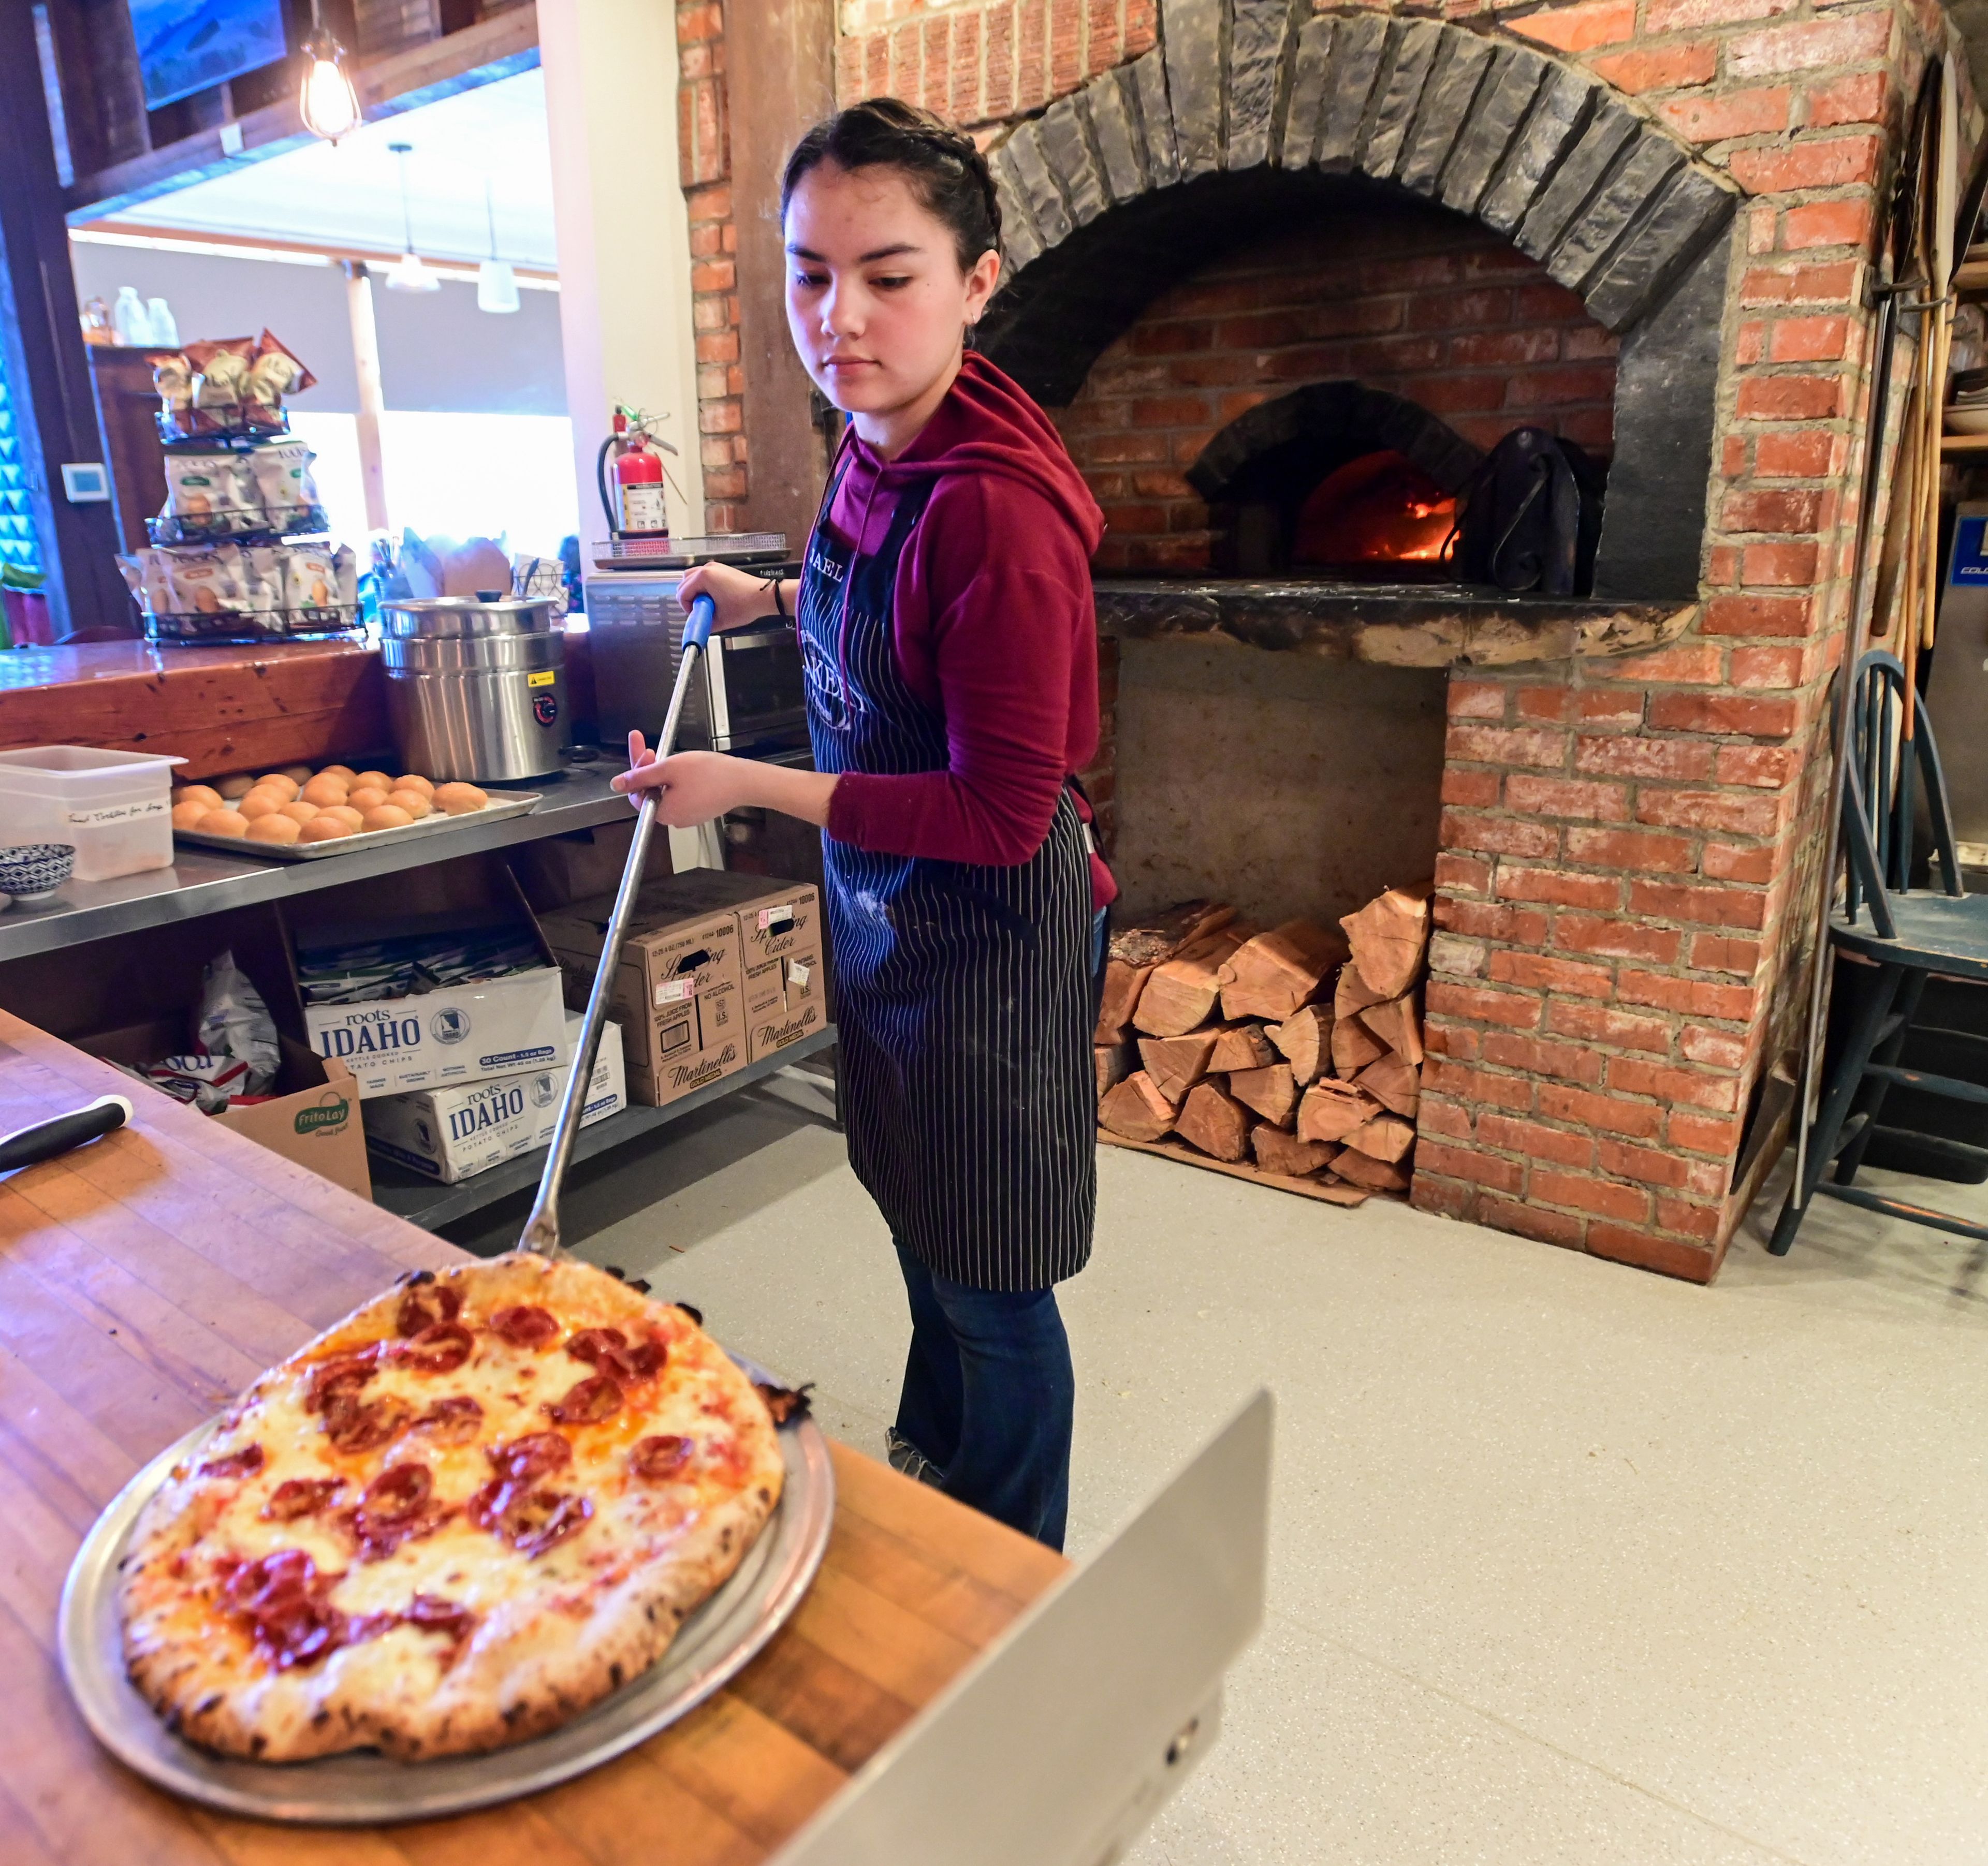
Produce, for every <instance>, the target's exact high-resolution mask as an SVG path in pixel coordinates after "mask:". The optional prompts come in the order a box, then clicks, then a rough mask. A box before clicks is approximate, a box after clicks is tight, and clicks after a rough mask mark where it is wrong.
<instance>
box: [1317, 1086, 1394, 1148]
mask: <svg viewBox="0 0 1988 1866" xmlns="http://www.w3.org/2000/svg"><path fill="white" fill-rule="evenodd" d="M1380 1111H1381V1108H1380V1104H1379V1103H1378V1102H1377V1101H1375V1100H1374V1098H1373V1097H1371V1095H1365V1094H1361V1091H1360V1090H1358V1089H1357V1088H1355V1087H1354V1086H1353V1084H1352V1083H1350V1082H1335V1081H1334V1080H1333V1079H1332V1077H1330V1076H1325V1077H1320V1080H1317V1082H1314V1083H1313V1084H1312V1085H1311V1087H1310V1088H1308V1089H1307V1090H1305V1093H1304V1100H1302V1101H1301V1102H1300V1103H1299V1104H1298V1138H1299V1139H1300V1140H1301V1141H1343V1140H1344V1139H1345V1138H1346V1137H1347V1135H1348V1134H1351V1132H1352V1131H1354V1128H1356V1127H1364V1126H1365V1125H1366V1124H1367V1123H1368V1122H1369V1121H1371V1120H1372V1119H1373V1118H1374V1116H1375V1115H1376V1114H1378V1113H1379V1112H1380Z"/></svg>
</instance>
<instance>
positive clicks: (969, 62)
mask: <svg viewBox="0 0 1988 1866" xmlns="http://www.w3.org/2000/svg"><path fill="white" fill-rule="evenodd" d="M1157 36H1158V0H987V3H986V4H982V5H970V4H968V5H952V6H945V7H944V8H943V9H942V8H941V7H940V6H936V5H931V4H929V0H842V5H841V8H840V36H839V38H838V39H837V46H836V61H835V79H836V96H837V99H838V100H839V101H840V102H841V103H855V102H856V101H857V100H858V99H860V98H864V97H877V96H894V97H902V98H904V99H906V100H908V101H909V102H911V103H921V104H923V105H924V106H925V108H926V109H927V110H935V111H937V112H938V114H939V115H940V116H942V117H947V118H949V119H950V120H952V122H954V123H960V124H963V125H965V126H966V127H969V128H977V127H979V126H981V125H982V124H987V123H999V122H1000V121H1002V120H1004V119H1006V118H1007V117H1014V116H1019V115H1022V114H1024V113H1026V112H1028V111H1030V110H1040V108H1041V107H1042V106H1043V105H1044V104H1046V103H1050V102H1051V101H1053V100H1054V99H1056V98H1058V97H1061V96H1066V95H1067V93H1070V92H1071V91H1073V90H1076V88H1077V86H1079V85H1080V84H1081V83H1083V82H1084V79H1086V78H1088V77H1090V76H1093V75H1094V74H1095V73H1098V72H1100V71H1109V70H1110V69H1111V67H1112V66H1114V65H1121V64H1123V63H1124V62H1125V60H1126V59H1133V58H1137V57H1138V56H1139V54H1140V53H1141V52H1144V51H1146V50H1147V49H1148V48H1150V47H1151V46H1152V45H1153V43H1154V42H1155V39H1156V38H1157Z"/></svg>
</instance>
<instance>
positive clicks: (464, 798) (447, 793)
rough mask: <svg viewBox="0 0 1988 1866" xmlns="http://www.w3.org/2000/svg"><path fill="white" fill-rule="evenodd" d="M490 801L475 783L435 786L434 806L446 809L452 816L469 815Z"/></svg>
mask: <svg viewBox="0 0 1988 1866" xmlns="http://www.w3.org/2000/svg"><path fill="white" fill-rule="evenodd" d="M489 801H490V799H489V797H488V796H485V793H483V792H482V791H480V790H478V789H477V788H476V786H475V785H474V784H438V785H437V786H435V793H434V806H435V808H436V809H437V810H446V811H448V813H449V814H450V815H451V816H467V815H468V813H469V812H470V811H472V810H481V809H482V807H483V806H484V805H485V804H486V803H489Z"/></svg>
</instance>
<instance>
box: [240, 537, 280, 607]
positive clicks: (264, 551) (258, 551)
mask: <svg viewBox="0 0 1988 1866" xmlns="http://www.w3.org/2000/svg"><path fill="white" fill-rule="evenodd" d="M242 583H243V587H244V590H245V594H244V597H243V599H242V607H243V608H244V609H246V610H252V611H254V612H255V613H257V614H262V613H265V612H266V611H268V610H272V609H281V608H282V607H283V603H284V600H285V573H284V566H283V549H282V546H281V545H277V544H252V545H249V546H245V547H244V548H243V549H242Z"/></svg>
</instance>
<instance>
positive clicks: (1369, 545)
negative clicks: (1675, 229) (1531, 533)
mask: <svg viewBox="0 0 1988 1866" xmlns="http://www.w3.org/2000/svg"><path fill="white" fill-rule="evenodd" d="M1455 525H1456V495H1455V493H1453V492H1446V491H1445V490H1444V488H1442V487H1441V486H1439V485H1437V484H1436V482H1435V481H1434V480H1433V479H1432V478H1430V477H1429V476H1428V474H1426V473H1425V472H1423V471H1422V468H1419V467H1418V466H1417V465H1415V462H1414V461H1412V460H1410V459H1409V458H1408V457H1407V456H1406V455H1404V454H1401V453H1398V452H1397V451H1395V449H1394V448H1378V449H1377V450H1376V451H1374V452H1372V453H1370V454H1362V455H1359V456H1358V457H1357V458H1355V459H1352V460H1349V461H1347V462H1346V463H1345V464H1344V465H1343V466H1339V467H1335V468H1334V469H1333V470H1332V472H1330V473H1328V474H1327V475H1326V476H1325V478H1324V479H1322V480H1320V482H1319V483H1318V484H1317V485H1316V486H1314V487H1313V488H1312V490H1311V492H1310V493H1309V494H1308V495H1307V496H1306V498H1305V500H1304V502H1303V504H1302V505H1300V506H1299V508H1298V510H1297V519H1296V520H1295V522H1294V523H1293V527H1292V536H1291V565H1292V568H1293V569H1294V570H1323V571H1326V572H1327V573H1330V574H1331V575H1333V576H1336V577H1346V578H1352V579H1358V578H1364V577H1371V576H1375V575H1377V574H1378V573H1385V576H1386V578H1387V580H1389V581H1399V580H1401V579H1402V578H1403V576H1404V575H1405V574H1408V575H1417V574H1426V575H1431V576H1435V575H1440V574H1443V573H1445V570H1446V566H1447V565H1448V563H1449V559H1450V556H1451V555H1452V551H1453V549H1454V546H1453V544H1452V536H1453V535H1454V532H1455Z"/></svg>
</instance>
